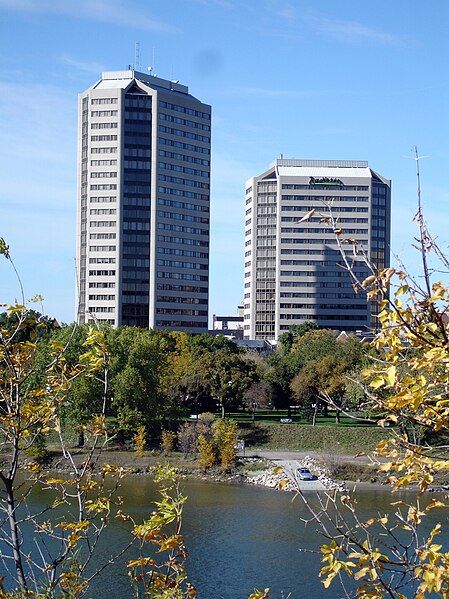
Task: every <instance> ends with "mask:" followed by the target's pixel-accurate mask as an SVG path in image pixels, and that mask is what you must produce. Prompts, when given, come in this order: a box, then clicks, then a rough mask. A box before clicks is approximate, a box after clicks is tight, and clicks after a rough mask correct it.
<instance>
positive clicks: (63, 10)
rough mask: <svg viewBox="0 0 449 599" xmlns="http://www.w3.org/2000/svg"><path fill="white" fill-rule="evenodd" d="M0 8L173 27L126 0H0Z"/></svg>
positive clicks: (149, 28)
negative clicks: (134, 6)
mask: <svg viewBox="0 0 449 599" xmlns="http://www.w3.org/2000/svg"><path fill="white" fill-rule="evenodd" d="M2 8H3V9H7V10H15V11H20V12H28V13H46V14H55V15H63V16H68V17H74V18H82V19H88V20H90V21H100V22H102V23H111V24H113V25H121V26H126V27H133V28H134V29H144V30H147V31H167V32H169V31H171V32H174V31H176V30H177V29H176V28H175V27H174V26H173V25H171V24H169V23H165V22H163V21H160V20H158V19H155V18H153V17H151V16H150V15H148V14H147V13H146V12H141V11H139V10H138V9H135V8H133V6H132V2H130V1H129V0H127V1H126V2H125V1H124V0H62V1H61V0H59V1H58V0H0V9H2Z"/></svg>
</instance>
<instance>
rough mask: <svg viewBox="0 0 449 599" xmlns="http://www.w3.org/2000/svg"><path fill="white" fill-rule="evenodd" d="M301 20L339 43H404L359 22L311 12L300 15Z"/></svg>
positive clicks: (396, 36)
mask: <svg viewBox="0 0 449 599" xmlns="http://www.w3.org/2000/svg"><path fill="white" fill-rule="evenodd" d="M302 19H303V20H304V22H306V23H307V24H308V25H309V26H310V27H312V29H314V30H316V31H317V32H318V33H320V34H322V35H324V36H326V37H331V38H333V39H336V40H337V41H339V42H348V43H358V42H371V43H374V44H380V45H397V44H402V43H404V41H405V40H404V38H402V37H400V36H398V35H394V34H392V33H389V32H387V31H382V30H381V29H376V28H374V27H368V26H367V25H364V24H363V23H360V22H359V21H353V20H343V19H334V18H331V17H328V16H326V15H323V14H320V13H312V12H309V13H306V14H304V15H302Z"/></svg>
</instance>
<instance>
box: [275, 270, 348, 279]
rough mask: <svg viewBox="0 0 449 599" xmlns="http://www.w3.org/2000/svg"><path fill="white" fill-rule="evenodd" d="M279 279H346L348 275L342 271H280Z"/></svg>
mask: <svg viewBox="0 0 449 599" xmlns="http://www.w3.org/2000/svg"><path fill="white" fill-rule="evenodd" d="M280 275H281V277H335V278H339V277H347V276H348V273H347V272H346V271H343V270H335V271H325V272H322V271H314V270H313V271H307V270H281V272H280Z"/></svg>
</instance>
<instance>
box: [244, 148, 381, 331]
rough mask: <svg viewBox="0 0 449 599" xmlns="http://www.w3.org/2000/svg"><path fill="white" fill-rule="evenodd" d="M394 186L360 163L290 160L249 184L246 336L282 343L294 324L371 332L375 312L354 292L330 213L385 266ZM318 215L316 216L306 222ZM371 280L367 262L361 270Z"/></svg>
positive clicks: (359, 265) (357, 269)
mask: <svg viewBox="0 0 449 599" xmlns="http://www.w3.org/2000/svg"><path fill="white" fill-rule="evenodd" d="M390 202H391V181H390V180H388V179H385V178H384V177H382V176H381V175H379V174H378V173H376V172H375V171H373V170H372V169H371V168H369V167H368V163H367V162H365V161H359V160H285V159H280V160H276V161H275V162H273V163H272V164H271V165H270V167H269V169H268V170H267V171H265V172H264V173H262V174H261V175H259V176H257V177H253V178H252V179H249V180H248V181H247V183H246V203H245V211H246V212H245V270H244V273H245V279H244V280H245V282H244V338H245V339H267V340H270V341H276V340H277V339H278V337H279V335H281V334H282V333H283V332H285V331H287V330H288V329H289V328H290V327H291V326H292V325H295V324H301V323H303V322H305V321H308V320H309V321H315V322H316V323H317V324H318V325H319V326H321V327H326V328H331V329H337V330H344V331H361V332H366V331H368V330H370V329H372V328H373V327H374V328H375V327H376V326H377V319H376V318H375V314H374V310H375V307H374V306H373V305H370V304H368V303H367V302H366V298H365V297H364V296H363V295H361V294H358V293H356V292H355V291H354V289H353V286H352V281H351V278H350V275H349V273H348V272H347V271H346V270H345V269H344V268H343V267H342V257H341V255H340V252H339V249H338V245H337V242H336V239H335V235H334V233H333V232H332V230H331V229H330V228H329V226H328V225H327V224H326V223H325V222H322V217H321V216H320V215H322V214H323V213H326V212H327V213H329V204H331V210H332V214H333V216H334V217H336V218H337V217H338V221H339V224H340V226H341V228H342V229H343V231H344V234H343V235H344V236H347V237H351V238H352V239H354V240H356V241H357V242H358V243H359V244H360V246H361V247H363V248H364V250H365V252H366V254H367V256H368V257H369V259H370V260H371V261H372V262H373V263H374V264H375V265H376V266H377V267H378V268H383V267H386V266H388V265H389V252H390ZM311 210H315V213H314V214H313V215H312V216H311V217H310V218H308V219H307V220H304V221H301V219H302V217H304V216H305V215H306V214H307V213H309V212H310V211H311ZM354 270H355V272H356V273H357V274H358V276H359V277H360V278H362V279H363V278H365V277H366V276H367V275H368V271H367V267H366V266H365V265H364V264H363V262H362V261H361V260H358V261H357V262H356V264H355V266H354Z"/></svg>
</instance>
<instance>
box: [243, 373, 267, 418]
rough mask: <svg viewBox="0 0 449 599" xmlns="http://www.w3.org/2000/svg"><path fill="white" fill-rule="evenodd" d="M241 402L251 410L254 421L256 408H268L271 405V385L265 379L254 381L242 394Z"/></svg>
mask: <svg viewBox="0 0 449 599" xmlns="http://www.w3.org/2000/svg"><path fill="white" fill-rule="evenodd" d="M243 404H244V406H245V408H246V409H247V410H248V411H250V412H251V417H252V421H253V422H254V421H255V419H256V410H260V409H268V408H271V406H272V405H273V386H272V385H271V384H270V383H269V382H268V381H265V380H259V381H254V382H253V383H252V384H251V386H250V387H249V388H248V389H247V391H246V393H245V395H244V399H243Z"/></svg>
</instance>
